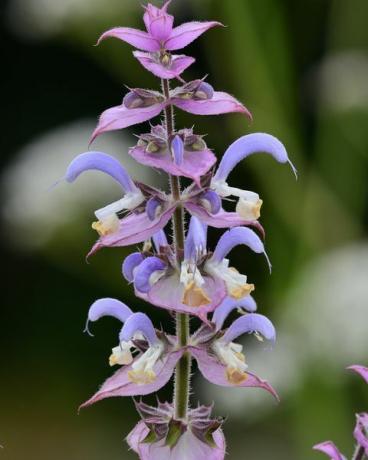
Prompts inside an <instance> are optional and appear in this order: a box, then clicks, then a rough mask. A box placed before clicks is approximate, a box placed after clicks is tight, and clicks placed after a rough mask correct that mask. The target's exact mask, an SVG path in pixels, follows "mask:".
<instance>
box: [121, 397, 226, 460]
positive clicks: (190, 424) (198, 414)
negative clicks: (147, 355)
mask: <svg viewBox="0 0 368 460" xmlns="http://www.w3.org/2000/svg"><path fill="white" fill-rule="evenodd" d="M136 406H137V410H138V412H139V413H140V414H141V415H142V417H143V420H141V421H140V422H139V423H138V424H137V425H136V427H135V428H134V429H133V430H132V432H131V433H130V434H129V435H128V437H127V442H128V444H129V446H130V448H131V449H132V450H134V452H136V453H137V454H138V455H139V458H140V459H141V460H161V459H165V460H166V459H167V460H184V459H185V460H208V459H211V460H223V459H224V457H225V438H224V435H223V432H222V429H221V424H222V420H221V419H211V418H210V415H211V410H212V408H211V407H205V406H200V407H198V408H196V409H191V410H189V413H188V419H187V421H186V422H183V421H182V420H175V417H174V408H173V406H172V405H171V404H168V403H165V404H162V403H159V405H158V407H157V408H155V407H151V406H147V405H146V404H144V403H142V402H141V403H137V404H136Z"/></svg>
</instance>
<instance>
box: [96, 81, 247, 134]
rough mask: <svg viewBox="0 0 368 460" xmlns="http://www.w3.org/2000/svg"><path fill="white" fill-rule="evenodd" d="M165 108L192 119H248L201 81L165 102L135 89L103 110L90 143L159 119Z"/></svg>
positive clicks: (244, 111) (239, 107)
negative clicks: (232, 115)
mask: <svg viewBox="0 0 368 460" xmlns="http://www.w3.org/2000/svg"><path fill="white" fill-rule="evenodd" d="M168 105H173V106H176V107H178V108H180V109H182V110H184V111H185V112H189V113H192V114H195V115H220V114H223V113H232V112H239V113H242V114H244V115H246V116H248V117H249V118H251V114H250V112H249V111H248V110H247V109H246V108H245V107H244V105H243V104H241V103H240V102H239V101H237V100H236V99H235V98H234V97H233V96H230V94H227V93H224V92H219V91H214V90H213V88H212V87H211V86H210V85H209V84H208V83H206V82H204V81H202V80H194V81H192V82H189V83H186V84H185V85H183V86H180V87H178V88H175V89H173V90H172V91H170V97H169V99H166V98H165V96H164V95H163V94H161V93H159V92H158V91H153V90H146V89H140V88H135V89H132V90H131V91H130V92H129V93H128V94H126V96H125V97H124V99H123V103H122V104H121V105H118V106H116V107H112V108H110V109H107V110H105V111H104V112H103V113H102V114H101V116H100V119H99V122H98V124H97V127H96V129H95V130H94V132H93V133H92V137H91V141H90V142H93V141H94V140H95V139H96V137H97V136H99V135H100V134H102V133H105V132H108V131H114V130H117V129H123V128H127V127H128V126H132V125H135V124H137V123H143V122H144V121H148V120H150V119H151V118H154V117H156V116H157V115H159V114H160V113H161V112H162V110H164V109H165V107H167V106H168Z"/></svg>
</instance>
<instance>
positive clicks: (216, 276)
mask: <svg viewBox="0 0 368 460" xmlns="http://www.w3.org/2000/svg"><path fill="white" fill-rule="evenodd" d="M169 3H170V0H169V1H167V2H166V3H165V4H164V5H163V6H162V7H161V8H158V7H156V6H154V5H151V4H148V5H147V6H145V7H144V15H143V21H144V24H145V27H146V31H141V30H137V29H132V28H128V27H117V28H114V29H111V30H108V31H107V32H105V33H104V34H103V35H102V36H101V38H100V39H99V41H98V42H99V43H100V42H101V41H102V40H105V39H107V38H110V37H114V38H116V39H119V40H121V41H123V42H126V43H128V44H130V45H132V46H133V47H134V48H136V50H135V51H134V52H133V55H134V57H135V58H136V59H138V61H139V62H140V63H141V64H142V66H143V67H144V68H145V69H146V70H148V71H149V72H151V73H153V74H154V75H155V76H156V77H158V78H159V79H160V83H161V89H160V90H150V89H140V88H132V89H130V90H129V92H128V93H127V94H126V95H125V96H124V98H123V101H122V104H121V105H118V106H116V107H112V108H109V109H107V110H106V111H105V112H103V113H102V115H101V117H100V119H99V122H98V125H97V127H96V129H95V131H94V132H93V134H92V138H91V142H93V140H94V139H95V138H96V137H97V136H99V135H101V134H103V133H105V132H107V131H112V130H118V129H123V128H126V127H128V126H132V125H135V124H138V123H142V122H145V121H148V120H151V119H152V118H154V117H158V116H159V115H161V114H162V115H163V116H162V120H161V122H158V124H153V125H151V130H150V132H148V133H144V134H141V135H140V136H139V138H138V142H137V144H136V145H135V146H134V147H132V148H131V149H130V150H129V154H130V155H131V156H132V157H133V158H134V159H135V160H136V161H137V162H138V163H141V164H143V165H146V166H150V167H152V168H155V169H159V170H161V171H164V172H165V173H167V174H168V176H169V183H170V191H169V192H165V191H162V190H158V189H156V188H153V187H151V186H149V185H146V184H142V183H139V182H137V181H135V180H134V179H133V178H131V177H130V176H129V174H128V173H127V171H126V170H125V168H124V166H123V165H122V164H121V163H120V162H119V161H118V160H117V159H115V158H114V157H112V156H110V155H107V154H106V153H102V152H96V151H92V150H91V151H88V152H86V153H82V154H80V155H79V156H77V157H76V158H75V159H74V160H73V161H72V163H71V164H70V165H69V167H68V169H67V172H66V180H67V181H68V182H73V181H75V180H76V179H77V178H78V177H79V176H80V175H81V174H82V173H84V172H86V171H90V170H97V171H100V172H102V173H105V174H108V175H109V176H110V177H111V178H112V179H113V180H115V181H116V182H117V183H118V184H119V185H120V186H121V189H122V198H121V199H120V200H118V201H115V202H113V203H110V204H108V205H106V206H105V207H104V208H102V209H98V210H96V211H95V215H96V219H97V220H96V222H94V223H93V224H92V227H93V229H95V230H96V231H97V232H98V234H99V239H98V241H97V242H96V244H95V245H94V246H93V248H92V249H91V251H90V255H91V254H93V253H95V252H96V251H98V250H100V249H101V248H103V247H122V246H128V245H134V246H135V247H136V245H137V244H140V243H142V247H141V250H139V251H138V252H134V253H132V254H130V255H129V256H128V257H127V258H126V259H125V260H124V262H123V265H122V273H123V276H124V277H125V279H126V280H127V282H129V283H131V284H132V285H133V286H134V290H135V294H136V296H137V297H139V298H140V299H142V300H144V301H146V302H148V303H150V304H152V305H153V306H154V307H159V308H163V309H166V310H167V311H168V313H169V314H171V315H174V316H175V317H176V334H175V335H170V334H167V333H166V332H165V331H163V330H161V329H159V330H158V329H155V327H154V325H153V323H152V321H151V320H150V318H149V317H148V316H147V315H146V314H144V313H140V312H136V313H134V312H133V311H132V310H131V309H130V308H129V307H128V306H127V305H125V304H124V303H123V302H121V301H120V300H117V299H112V298H104V299H99V300H97V301H96V302H94V303H93V305H92V306H91V307H90V309H89V313H88V322H87V327H86V329H87V331H89V326H90V322H94V321H97V320H98V319H100V318H101V317H103V316H112V317H114V318H116V319H118V320H119V321H120V322H121V323H122V328H121V331H120V334H119V336H118V337H117V346H116V347H115V348H114V349H113V350H112V354H111V356H110V360H109V361H110V365H111V366H117V367H118V370H117V371H116V372H115V374H113V375H112V376H111V377H110V378H109V379H108V380H107V381H106V382H105V383H103V385H102V386H101V387H100V389H99V390H98V391H97V393H96V394H95V395H94V396H92V397H91V398H90V399H89V400H88V401H87V402H85V403H84V404H83V405H82V407H86V406H89V405H91V404H93V403H95V402H97V401H100V400H102V399H104V398H110V397H122V396H144V395H148V394H151V393H156V392H157V391H158V390H159V389H160V388H162V387H163V386H164V385H166V384H167V383H168V382H169V381H170V379H171V378H174V396H173V400H172V402H165V403H158V405H157V407H152V406H149V405H147V404H145V403H144V402H143V401H142V400H140V401H137V400H136V401H135V404H136V408H137V410H138V413H139V415H140V416H141V421H140V422H139V423H138V425H137V426H136V427H135V428H134V429H133V430H132V431H131V433H130V434H129V435H128V437H127V441H128V444H129V446H130V448H131V449H133V450H134V451H135V452H136V453H137V454H138V455H139V457H140V459H142V460H148V459H149V460H155V459H161V460H163V459H172V460H174V459H176V460H209V459H212V460H222V459H223V458H224V457H225V438H224V434H223V431H222V423H223V420H222V419H220V418H213V417H211V411H212V407H206V406H201V405H199V404H198V405H197V404H195V406H191V405H190V401H189V399H190V398H189V393H190V378H191V365H192V361H193V360H195V361H196V362H197V367H198V370H199V372H200V373H201V374H202V376H203V377H204V378H205V379H207V380H208V381H209V382H211V383H212V384H216V385H221V386H225V387H230V388H231V387H232V388H234V387H244V388H245V387H259V388H263V389H265V390H266V391H268V392H270V393H271V394H272V395H273V396H274V397H275V398H277V394H276V392H275V390H274V389H273V388H272V387H271V386H270V385H269V384H268V383H267V382H266V381H264V380H262V379H261V378H259V377H258V376H257V375H255V374H254V373H252V372H250V371H248V366H247V363H246V360H245V356H244V354H243V347H242V345H240V344H239V343H237V341H236V340H237V339H238V337H240V336H241V335H243V334H254V335H255V337H256V338H257V339H259V340H260V341H263V340H267V341H270V342H271V343H272V342H274V341H275V338H276V332H275V328H274V326H273V325H272V323H271V321H270V320H269V319H268V318H266V317H265V316H263V315H260V314H258V313H256V310H257V305H256V302H255V300H254V299H253V297H252V295H251V293H252V292H253V290H254V284H252V283H251V282H249V281H248V278H247V275H246V274H243V273H240V272H239V271H238V270H237V269H236V268H234V267H232V266H231V262H230V259H229V253H230V252H231V250H232V249H233V248H235V247H236V246H242V245H245V246H247V247H248V248H250V249H251V250H252V251H253V252H255V253H257V254H263V255H264V256H265V258H266V262H267V264H268V266H269V268H270V269H271V264H270V261H269V259H268V257H267V254H266V252H265V247H264V244H263V236H264V231H263V228H262V226H261V224H260V223H259V222H258V219H259V217H260V209H261V206H262V200H261V199H260V197H259V195H258V194H257V193H255V192H252V191H248V190H242V189H239V188H235V187H232V186H231V185H229V181H228V179H229V176H230V174H231V171H232V170H233V169H234V168H235V167H236V166H237V164H238V163H239V162H241V161H242V160H244V159H245V158H246V157H248V156H249V155H251V154H254V153H258V152H264V153H267V154H270V155H271V156H272V157H273V158H274V159H275V160H276V161H278V162H279V163H285V164H286V163H288V164H289V165H290V166H291V168H292V170H293V171H294V173H295V174H296V171H295V168H294V166H293V165H292V163H291V161H290V160H289V158H288V155H287V152H286V150H285V148H284V146H283V144H282V143H281V142H280V141H279V140H277V139H276V138H275V137H273V136H271V135H269V134H264V133H254V134H249V135H245V136H243V137H241V138H239V139H238V140H236V141H235V142H234V143H233V144H231V145H230V146H229V148H228V149H227V150H226V152H225V153H224V154H223V155H222V157H221V158H220V161H219V164H218V165H217V166H216V163H217V158H216V156H215V154H214V153H213V151H212V150H211V149H210V148H208V147H207V145H206V142H205V140H204V136H203V135H200V134H196V133H195V132H194V131H193V129H191V128H184V129H179V128H177V127H176V126H175V123H174V121H175V118H174V109H175V108H178V109H180V110H184V111H185V112H189V113H191V114H193V115H220V114H226V113H232V112H238V113H239V114H240V115H243V116H245V117H248V118H249V119H251V114H250V112H249V111H248V110H247V109H246V107H244V105H243V104H242V103H241V102H239V101H237V100H236V99H235V98H234V97H233V96H231V95H230V94H227V93H225V92H222V91H215V90H214V88H213V87H212V86H211V85H210V84H209V83H208V82H207V81H205V79H198V80H194V81H189V82H187V81H185V80H184V78H183V77H182V73H183V72H184V71H185V69H187V68H188V67H189V66H190V65H191V64H193V63H194V61H195V59H194V58H192V57H188V56H185V55H181V54H180V55H178V54H173V53H174V52H176V51H177V50H180V49H182V48H184V47H186V46H187V45H189V44H190V43H191V42H193V41H194V40H195V39H196V38H198V37H199V36H200V35H201V34H203V33H204V32H206V31H207V30H209V29H211V28H213V27H218V26H221V25H222V24H220V23H219V22H214V21H211V22H189V23H185V24H181V25H179V26H176V27H174V17H173V16H172V15H170V14H169V13H168V7H169ZM172 82H178V83H176V84H178V86H175V85H174V84H173V83H172ZM184 181H185V182H184ZM184 183H185V186H184ZM230 197H231V198H230ZM224 201H227V202H231V201H235V202H236V205H235V209H234V210H233V211H231V212H230V211H229V210H225V209H224V208H223V202H224ZM186 223H187V225H186ZM209 227H216V228H221V229H226V230H224V233H223V234H222V236H221V237H220V239H219V240H218V242H217V245H216V246H215V247H213V248H209V247H208V245H207V231H208V228H209ZM167 229H169V232H167ZM170 229H171V231H170ZM169 234H170V235H172V236H171V237H169ZM234 311H236V312H237V313H238V316H237V318H236V319H235V320H233V321H232V322H231V323H229V321H228V317H229V315H230V313H231V312H234ZM191 316H192V317H197V323H198V324H199V326H198V327H197V328H196V330H192V329H193V328H191V327H190V317H191ZM232 317H233V316H232ZM227 323H228V324H227Z"/></svg>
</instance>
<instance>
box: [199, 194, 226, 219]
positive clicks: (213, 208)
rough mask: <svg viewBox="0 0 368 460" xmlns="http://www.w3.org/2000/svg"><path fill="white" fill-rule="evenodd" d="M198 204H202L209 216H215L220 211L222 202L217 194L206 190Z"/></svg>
mask: <svg viewBox="0 0 368 460" xmlns="http://www.w3.org/2000/svg"><path fill="white" fill-rule="evenodd" d="M200 202H201V203H202V204H203V203H205V204H204V206H205V207H206V208H207V210H208V212H209V213H210V214H217V213H218V212H220V211H221V209H222V201H221V198H220V196H219V195H218V193H216V192H214V191H213V190H207V191H206V192H204V193H202V194H201V196H200Z"/></svg>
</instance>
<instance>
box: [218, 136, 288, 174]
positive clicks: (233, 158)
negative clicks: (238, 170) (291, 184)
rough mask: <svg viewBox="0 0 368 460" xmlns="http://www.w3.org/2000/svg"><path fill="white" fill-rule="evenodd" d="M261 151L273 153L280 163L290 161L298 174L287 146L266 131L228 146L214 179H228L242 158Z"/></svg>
mask: <svg viewBox="0 0 368 460" xmlns="http://www.w3.org/2000/svg"><path fill="white" fill-rule="evenodd" d="M260 152H265V153H268V154H270V155H272V156H273V157H274V159H275V160H276V161H278V162H279V163H289V164H290V166H291V167H292V169H293V171H294V173H295V174H296V170H295V168H294V166H293V164H292V163H291V161H290V160H289V157H288V154H287V152H286V149H285V147H284V146H283V144H282V143H281V142H280V141H279V140H278V139H276V137H274V136H271V135H270V134H265V133H254V134H248V135H246V136H243V137H240V138H239V139H238V140H236V141H235V142H233V143H232V144H231V145H230V147H228V149H227V150H226V152H225V153H224V155H223V157H222V159H221V161H220V164H219V166H218V169H217V171H216V174H215V176H214V177H213V181H214V182H216V181H223V180H226V179H227V177H228V175H229V174H230V172H231V171H232V170H233V169H234V168H235V166H236V165H237V164H238V163H239V162H240V161H241V160H244V158H247V157H248V156H249V155H252V154H254V153H260Z"/></svg>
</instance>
